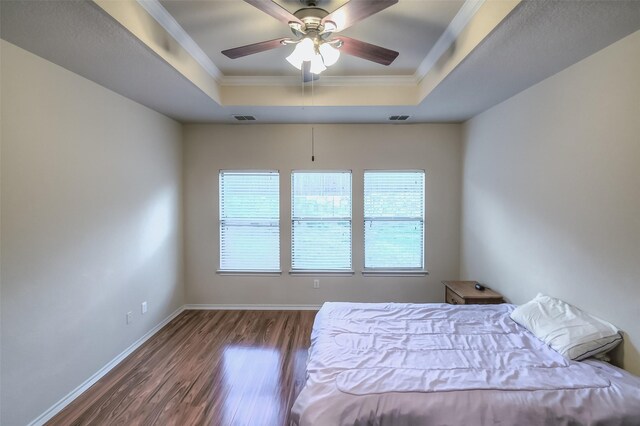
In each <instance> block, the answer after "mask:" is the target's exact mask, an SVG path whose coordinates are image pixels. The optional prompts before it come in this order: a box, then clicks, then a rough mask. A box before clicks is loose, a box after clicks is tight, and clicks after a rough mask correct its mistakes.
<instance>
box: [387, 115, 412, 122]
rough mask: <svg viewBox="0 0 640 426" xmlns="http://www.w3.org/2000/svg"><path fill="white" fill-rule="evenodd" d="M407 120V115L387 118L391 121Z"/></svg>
mask: <svg viewBox="0 0 640 426" xmlns="http://www.w3.org/2000/svg"><path fill="white" fill-rule="evenodd" d="M408 119H409V116H408V115H392V116H391V117H389V120H391V121H407V120H408Z"/></svg>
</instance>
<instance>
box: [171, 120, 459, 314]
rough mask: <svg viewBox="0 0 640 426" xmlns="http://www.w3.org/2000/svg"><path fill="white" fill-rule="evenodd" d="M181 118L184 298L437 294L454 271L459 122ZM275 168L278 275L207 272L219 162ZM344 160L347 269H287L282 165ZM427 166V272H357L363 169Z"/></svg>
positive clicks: (214, 255)
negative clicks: (201, 121) (309, 273)
mask: <svg viewBox="0 0 640 426" xmlns="http://www.w3.org/2000/svg"><path fill="white" fill-rule="evenodd" d="M314 127H315V141H316V143H315V156H316V161H315V162H311V126H310V125H245V126H239V125H186V126H185V127H184V143H185V152H184V168H185V250H186V252H185V259H186V262H185V275H186V283H187V303H197V304H241V305H247V304H275V305H308V304H311V305H318V304H321V303H323V302H325V301H369V302H380V301H412V302H437V301H442V300H443V290H442V285H441V284H440V281H441V280H444V279H450V278H452V277H453V278H455V277H456V276H457V275H458V267H459V265H458V258H459V220H460V176H461V170H460V126H459V125H439V124H421V125H316V126H314ZM220 169H260V170H264V169H276V170H279V171H280V191H281V196H280V200H281V205H280V216H281V221H280V224H281V226H280V233H281V239H280V241H281V243H280V244H281V267H282V270H283V274H282V276H277V277H251V276H220V275H216V269H217V267H218V264H219V262H218V253H219V230H218V207H217V205H218V171H219V170H220ZM304 169H321V170H336V169H338V170H345V169H347V170H352V171H353V176H352V181H353V184H352V185H353V191H352V192H353V266H354V269H355V271H356V273H355V275H354V276H350V277H325V276H320V277H319V278H320V288H319V289H313V278H314V277H306V276H305V277H300V276H290V275H289V274H288V272H289V269H290V265H291V258H290V250H291V242H290V238H291V229H290V228H291V222H290V217H291V211H290V191H291V182H290V180H291V177H290V174H291V170H304ZM365 169H425V170H426V224H427V226H426V247H425V252H426V265H427V268H428V270H429V276H427V277H424V276H423V277H363V276H362V274H361V271H362V267H363V225H362V223H363V208H362V203H363V194H362V192H363V189H362V188H363V171H364V170H365Z"/></svg>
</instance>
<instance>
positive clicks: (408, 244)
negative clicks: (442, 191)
mask: <svg viewBox="0 0 640 426" xmlns="http://www.w3.org/2000/svg"><path fill="white" fill-rule="evenodd" d="M423 241H424V171H366V172H365V173H364V267H365V270H367V269H368V270H375V269H384V270H396V269H397V270H422V269H424V254H423V249H424V243H423Z"/></svg>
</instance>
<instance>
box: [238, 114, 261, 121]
mask: <svg viewBox="0 0 640 426" xmlns="http://www.w3.org/2000/svg"><path fill="white" fill-rule="evenodd" d="M233 118H235V119H236V120H238V121H256V118H255V117H254V116H253V115H235V114H234V116H233Z"/></svg>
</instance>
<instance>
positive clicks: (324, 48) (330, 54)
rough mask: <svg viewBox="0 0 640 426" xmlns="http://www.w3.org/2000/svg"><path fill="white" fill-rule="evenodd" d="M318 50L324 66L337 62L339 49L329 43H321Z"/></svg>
mask: <svg viewBox="0 0 640 426" xmlns="http://www.w3.org/2000/svg"><path fill="white" fill-rule="evenodd" d="M319 50H320V54H321V55H322V59H323V60H324V65H325V66H327V67H330V66H331V65H333V64H335V63H336V62H338V59H339V58H340V51H339V50H338V49H336V48H335V47H333V46H332V45H331V44H330V43H322V44H321V45H320V48H319Z"/></svg>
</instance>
